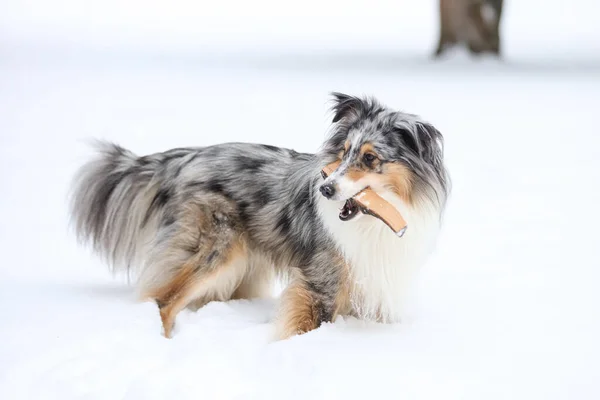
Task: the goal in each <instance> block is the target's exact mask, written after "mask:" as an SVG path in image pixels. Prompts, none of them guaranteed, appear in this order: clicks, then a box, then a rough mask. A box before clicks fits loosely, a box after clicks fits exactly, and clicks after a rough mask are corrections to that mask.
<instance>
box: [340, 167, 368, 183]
mask: <svg viewBox="0 0 600 400" xmlns="http://www.w3.org/2000/svg"><path fill="white" fill-rule="evenodd" d="M367 174H368V172H367V171H365V170H363V169H360V168H356V167H351V168H349V169H348V171H346V173H345V174H344V177H346V178H348V179H350V180H351V181H354V182H357V181H360V180H361V179H363V178H364V177H365V176H366V175H367Z"/></svg>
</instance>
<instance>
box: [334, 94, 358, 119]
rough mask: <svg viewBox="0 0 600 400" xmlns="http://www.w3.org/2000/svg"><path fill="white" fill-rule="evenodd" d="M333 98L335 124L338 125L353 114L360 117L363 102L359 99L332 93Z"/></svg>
mask: <svg viewBox="0 0 600 400" xmlns="http://www.w3.org/2000/svg"><path fill="white" fill-rule="evenodd" d="M331 95H332V96H333V101H334V104H333V107H332V110H333V112H334V115H333V122H334V123H336V122H338V121H340V120H341V119H342V118H344V117H347V116H349V115H351V114H354V115H359V114H360V112H361V110H362V109H363V106H364V104H363V101H362V100H361V99H359V98H358V97H354V96H348V95H347V94H344V93H339V92H333V93H331Z"/></svg>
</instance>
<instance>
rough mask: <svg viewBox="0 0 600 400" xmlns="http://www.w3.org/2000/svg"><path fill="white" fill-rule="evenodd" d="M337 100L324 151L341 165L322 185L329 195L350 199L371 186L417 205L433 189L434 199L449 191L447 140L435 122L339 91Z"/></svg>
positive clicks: (331, 198) (333, 198) (328, 197)
mask: <svg viewBox="0 0 600 400" xmlns="http://www.w3.org/2000/svg"><path fill="white" fill-rule="evenodd" d="M333 99H334V105H333V113H334V117H333V127H332V132H331V135H330V136H329V138H328V139H327V141H326V142H325V145H324V147H323V150H322V152H323V153H324V154H323V155H324V158H325V159H326V160H327V161H328V162H333V161H336V160H337V161H339V162H340V165H339V167H338V168H337V169H336V170H335V171H334V172H333V173H332V174H331V175H330V176H328V177H327V178H326V179H325V180H324V182H323V183H322V184H321V186H320V187H319V190H320V192H321V194H322V195H323V196H324V197H326V198H327V199H330V200H337V201H346V200H348V199H350V198H351V197H353V196H354V195H356V194H357V193H358V192H360V191H361V190H363V189H364V188H366V187H370V188H371V189H373V190H375V192H377V193H380V194H382V193H386V192H388V193H389V192H391V193H393V194H394V195H396V196H399V197H400V198H401V199H402V200H403V201H404V202H406V203H407V204H411V203H412V202H413V200H414V195H415V194H421V193H424V192H428V193H429V192H431V189H433V192H435V193H433V195H434V197H439V196H438V193H437V192H438V191H439V190H441V191H443V192H444V194H445V190H446V175H445V171H444V167H443V161H442V157H443V138H442V135H441V133H440V132H439V131H438V130H437V129H436V128H434V127H433V125H431V124H429V123H427V122H425V121H423V120H422V119H420V118H419V117H418V116H416V115H413V114H407V113H404V112H400V111H396V110H392V109H390V108H388V107H385V106H384V105H382V104H380V103H379V102H377V101H376V100H375V99H372V98H358V97H353V96H348V95H345V94H342V93H333ZM428 188H429V189H428Z"/></svg>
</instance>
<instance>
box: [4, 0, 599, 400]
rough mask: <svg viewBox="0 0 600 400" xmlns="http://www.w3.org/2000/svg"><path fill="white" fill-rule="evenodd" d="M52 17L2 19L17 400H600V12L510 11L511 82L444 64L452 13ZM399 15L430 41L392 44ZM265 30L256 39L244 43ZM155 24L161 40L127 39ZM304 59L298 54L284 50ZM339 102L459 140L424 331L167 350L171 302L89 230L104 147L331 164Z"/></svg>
mask: <svg viewBox="0 0 600 400" xmlns="http://www.w3.org/2000/svg"><path fill="white" fill-rule="evenodd" d="M261 2H262V3H266V2H267V0H261ZM30 3H31V4H33V3H36V2H22V3H21V2H17V1H7V2H4V3H3V5H2V6H1V7H4V8H0V9H1V10H2V11H4V12H3V13H0V21H1V22H2V31H3V32H4V33H5V35H3V40H2V42H1V44H2V48H1V51H2V53H1V57H0V188H1V196H0V221H1V223H0V255H1V258H0V399H11V400H12V399H63V400H64V399H107V400H115V399H135V400H137V399H173V398H174V399H192V398H193V399H198V398H201V399H290V398H293V399H295V398H298V399H300V398H304V399H305V398H319V399H337V398H340V399H341V398H345V399H346V398H353V399H362V398H373V399H379V398H403V399H477V400H480V399H528V400H529V399H578V400H580V399H581V400H583V399H585V400H587V399H598V398H600V344H599V343H598V338H600V320H599V318H600V311H599V307H600V294H599V293H598V290H597V287H598V285H599V284H600V252H599V250H598V239H599V235H598V226H600V212H599V211H598V208H597V207H598V204H599V203H600V188H599V183H600V129H599V128H598V122H597V119H596V117H597V114H596V113H597V112H598V107H599V106H600V53H599V51H598V50H599V49H600V28H598V27H596V26H595V23H594V24H592V23H591V22H593V21H595V18H596V16H597V11H599V10H598V6H597V5H596V6H595V7H596V12H593V9H592V8H590V7H591V6H593V5H594V4H595V3H594V2H591V1H587V0H578V1H573V2H570V3H569V4H570V5H571V8H569V9H566V10H562V11H560V10H558V8H557V7H554V8H551V9H550V10H547V11H546V13H545V14H544V15H546V16H548V15H550V17H549V18H545V19H543V20H540V19H539V18H538V17H537V11H538V10H539V7H538V6H540V5H541V4H543V3H544V2H540V1H539V0H536V1H533V0H532V1H530V2H521V3H520V4H519V5H516V4H515V5H512V3H513V2H510V4H509V5H507V19H506V21H507V26H508V28H507V32H506V37H507V44H506V45H507V49H506V51H507V58H506V60H505V61H503V62H496V61H494V60H491V59H485V60H479V61H474V60H470V59H468V57H465V56H464V55H461V54H458V55H455V56H454V57H451V59H449V60H445V61H442V62H438V63H433V62H431V61H430V60H429V59H428V54H429V52H430V51H431V49H432V46H433V42H432V41H433V40H434V38H435V30H434V31H431V29H435V14H434V12H435V7H434V4H433V2H429V3H428V4H426V2H423V5H419V6H415V5H414V3H417V2H416V1H413V3H411V4H412V5H411V7H412V8H410V10H411V14H410V15H408V16H407V15H406V13H403V12H402V7H401V6H394V3H393V2H390V1H383V0H379V1H376V2H374V3H378V5H379V6H380V10H381V14H377V13H376V12H375V11H374V8H375V7H370V8H368V9H367V10H364V13H361V10H363V8H361V6H360V4H359V3H360V2H344V6H345V5H348V6H347V7H342V6H341V5H340V4H341V2H340V1H339V0H335V1H330V2H328V3H326V5H324V6H323V7H325V8H324V10H325V11H323V13H321V14H320V15H321V16H324V17H322V18H317V17H316V16H315V15H312V14H310V13H309V12H306V13H305V14H302V15H301V17H303V18H305V22H306V21H308V22H307V23H306V25H304V23H303V22H298V19H300V17H298V16H297V19H296V24H291V25H287V23H286V21H288V22H289V21H294V14H293V13H291V12H290V13H289V15H288V16H287V19H285V18H283V17H281V18H280V19H278V22H273V23H272V24H271V26H270V28H268V27H267V28H265V25H264V24H263V23H262V22H264V21H267V22H266V23H267V25H268V22H269V21H271V22H272V20H269V19H268V18H266V17H264V15H262V16H261V15H259V13H258V11H256V10H255V9H254V8H247V9H241V10H240V9H239V8H236V7H231V10H233V11H232V13H233V15H234V16H237V19H236V18H233V17H232V19H229V20H227V21H228V23H229V25H227V24H225V25H222V26H221V25H219V24H218V21H225V20H224V19H223V18H221V20H219V19H218V18H217V17H214V18H209V17H210V15H209V14H210V13H208V14H206V15H205V16H204V19H203V20H202V21H203V22H211V21H212V25H208V27H207V26H206V25H201V24H199V25H201V26H202V27H203V28H199V27H197V26H196V24H194V21H193V18H191V17H190V16H189V15H188V16H187V17H186V15H187V14H186V13H185V10H186V8H185V6H186V5H189V4H191V3H190V2H187V3H186V2H185V1H178V2H174V4H175V5H176V6H177V7H179V8H177V7H175V10H179V14H177V12H176V11H173V8H172V7H164V11H165V14H164V19H161V18H159V17H160V16H161V15H163V14H161V13H160V11H161V10H162V9H161V8H160V7H158V6H156V4H161V3H158V2H156V3H152V2H151V4H150V5H149V6H148V7H146V8H140V10H141V11H140V14H139V15H138V14H136V13H135V12H134V11H135V8H134V7H133V6H130V7H129V8H127V7H126V8H124V10H125V11H123V10H121V11H122V13H121V14H118V13H111V10H112V11H114V10H116V9H117V8H115V7H117V3H118V2H116V1H112V2H92V3H95V4H96V6H97V7H104V8H102V10H100V11H98V10H96V11H97V12H96V13H94V15H95V16H96V20H95V21H96V23H95V24H94V23H92V20H91V19H90V20H89V21H88V20H86V19H85V18H83V17H82V15H84V14H85V13H84V12H81V9H80V8H77V7H81V6H80V4H81V2H74V1H67V0H61V1H60V3H61V4H62V5H63V8H60V7H58V6H56V7H54V6H53V7H52V8H51V7H49V6H44V4H46V3H41V2H37V3H36V4H35V5H36V6H37V7H34V6H30V7H27V6H25V5H24V4H30ZM113 3H114V4H113ZM231 3H235V1H229V2H227V4H229V5H230V6H231ZM272 3H273V4H275V3H274V2H272ZM313 3H314V4H313ZM401 3H402V4H408V3H409V2H408V1H404V2H401ZM507 3H508V2H507ZM525 3H527V6H524V5H523V4H525ZM545 3H548V2H545ZM549 3H550V4H554V5H557V4H562V3H560V2H557V1H554V2H549ZM107 4H108V5H107ZM240 4H246V5H247V4H248V3H243V2H238V5H240ZM277 4H279V3H277ZM308 4H309V5H308V6H307V7H309V6H311V5H314V6H315V7H316V5H317V4H319V3H317V2H309V3H308ZM361 4H362V3H361ZM370 4H371V3H370ZM152 5H154V6H152ZM67 6H69V7H71V8H69V7H67ZM40 7H41V8H40ZM45 7H46V8H45ZM110 7H113V8H114V9H111V8H110ZM215 7H216V6H215ZM221 7H222V8H223V10H227V9H228V8H227V7H225V6H221ZM280 7H281V5H280ZM386 7H387V8H386ZM394 7H396V8H394ZM517 7H520V8H517ZM394 9H396V11H397V12H398V13H399V14H401V15H400V16H399V17H398V20H400V21H404V22H407V21H409V22H411V23H412V25H410V26H409V27H408V28H407V27H406V26H399V28H398V31H393V28H392V27H390V23H391V21H393V20H394V16H393V14H392V13H391V11H392V10H394ZM35 10H37V11H35ZM60 10H62V11H60ZM65 10H70V11H65ZM77 10H79V14H78V13H77ZM148 10H151V11H148ZM152 10H154V14H153V13H152ZM169 10H170V13H169V12H167V11H169ZM223 10H222V11H223ZM252 10H254V11H255V13H254V14H253V13H252ZM281 10H282V9H280V11H281ZM51 11H52V12H51ZM517 11H518V12H517ZM521 11H522V12H521ZM7 12H9V14H7ZM344 12H345V13H346V15H345V16H344V15H343V13H344ZM61 13H62V14H61ZM215 13H216V12H215ZM244 13H246V14H244ZM340 13H341V14H342V15H341V16H340V15H339V14H340ZM197 14H201V13H200V12H197ZM250 14H252V18H254V20H253V21H258V22H257V23H256V25H253V24H252V23H251V22H248V21H244V23H245V25H243V24H241V25H240V24H236V23H235V22H236V21H238V22H239V21H243V20H244V18H242V17H243V16H244V15H250ZM281 14H282V15H283V14H285V13H284V12H283V11H282V12H281ZM7 15H9V16H11V18H9V17H7ZM86 15H87V14H86ZM136 15H137V16H138V17H139V20H140V21H142V25H141V26H142V27H141V28H140V27H138V31H136V32H138V34H137V36H136V35H134V34H130V35H126V34H125V33H123V32H127V33H131V32H130V31H129V30H128V29H127V27H128V25H127V21H133V20H135V18H136ZM192 15H194V14H193V13H192ZM207 15H208V16H207ZM219 15H221V16H222V15H225V14H224V13H222V14H219ZM119 16H120V17H119ZM177 16H180V17H181V18H182V20H183V23H182V24H181V25H178V24H177ZM196 16H197V15H196ZM240 16H242V17H240ZM337 17H339V18H337ZM342 17H344V18H346V19H344V18H342ZM417 17H423V18H425V19H427V22H425V23H423V24H422V23H419V22H416V21H415V18H417ZM261 18H262V19H261ZM361 18H362V19H363V20H364V19H367V20H368V22H366V23H364V24H360V23H359V21H360V20H361ZM378 18H380V19H383V23H381V24H379V23H377V22H378ZM98 21H100V22H98ZM153 21H159V22H160V23H158V28H156V26H155V25H153V24H152V22H153ZM165 21H166V22H165ZM215 21H217V22H215ZM227 21H226V22H227ZM282 21H283V22H282ZM344 21H345V22H344ZM348 21H349V22H348ZM531 21H536V24H538V23H539V25H538V26H537V28H535V27H531V26H530V25H528V23H531ZM325 22H328V23H325ZM161 24H162V25H161ZM400 25H401V24H400ZM240 26H242V27H245V30H244V29H243V28H240ZM175 27H177V29H167V28H175ZM228 27H229V28H230V29H229V30H228ZM234 27H236V28H237V29H238V31H235V29H233V28H234ZM309 27H310V28H311V29H309ZM557 27H558V28H559V29H558V30H557V31H552V32H551V31H550V29H551V28H557ZM154 28H156V29H154ZM275 28H278V29H280V31H278V32H280V34H271V36H272V39H273V40H271V41H269V40H267V39H268V38H269V35H268V29H275ZM358 28H363V29H364V31H360V30H357V29H358ZM161 29H162V30H161ZM203 29H204V30H203ZM219 29H221V30H222V31H228V32H234V33H236V32H237V33H239V35H238V36H235V35H234V34H231V36H230V37H229V36H228V38H229V39H228V40H230V41H229V42H227V43H226V45H224V46H223V47H221V48H219V51H218V52H215V47H214V46H213V48H212V49H211V50H208V49H209V47H210V46H209V47H206V45H207V43H208V44H210V43H213V44H214V43H217V42H218V41H219V40H221V39H222V40H224V39H223V36H219V35H215V36H214V37H211V38H208V39H206V37H204V36H202V35H201V34H202V33H203V32H205V31H207V32H208V31H210V32H216V31H219ZM411 29H413V30H414V32H416V33H415V34H414V38H412V37H411V36H410V35H407V32H409V33H410V31H411ZM250 31H252V32H253V34H254V36H252V35H250V33H252V32H250ZM74 32H75V33H77V34H74ZM110 32H113V33H114V32H117V33H115V35H120V36H119V37H122V38H125V39H126V40H125V39H124V40H123V43H125V42H126V44H125V45H123V46H122V47H119V45H118V40H116V39H115V38H114V37H112V36H110V35H109V33H110ZM160 32H168V33H170V34H165V36H160ZM240 32H241V33H240ZM249 32H250V33H249ZM302 32H306V35H304V36H303V35H302ZM311 32H312V33H311ZM314 32H317V33H318V34H315V33H314ZM365 32H366V33H365ZM392 32H395V33H394V34H393V35H391V36H389V37H388V36H386V35H388V34H391V33H392ZM524 32H525V33H527V34H529V33H531V35H529V36H527V38H525V39H523V40H520V38H521V37H522V34H523V33H524ZM549 32H550V33H549ZM246 34H248V35H250V36H246ZM286 34H287V36H286ZM153 35H155V36H153ZM261 35H262V36H261ZM323 35H325V36H324V37H327V38H331V37H333V38H334V39H335V40H333V39H332V40H331V41H329V42H328V41H324V42H323V43H321V42H319V40H320V39H319V38H322V37H323ZM159 36H160V37H161V38H162V40H161V41H159V42H157V43H156V45H155V46H154V47H153V39H154V38H156V37H159ZM189 37H191V39H189V40H188V41H186V40H185V38H189ZM199 37H204V38H205V40H204V41H202V40H200V39H199ZM215 37H218V38H220V39H215ZM249 37H250V38H251V39H252V41H250V39H248V38H249ZM66 38H68V40H67V39H66ZM282 38H287V39H289V40H290V42H293V43H294V46H288V47H286V48H285V51H282V47H281V43H283V42H284V39H282ZM355 38H359V39H360V41H359V45H357V46H356V48H353V46H352V43H353V40H354V39H355ZM383 38H385V40H383ZM547 38H550V42H551V43H553V45H551V44H550V42H548V41H546V39H547ZM565 38H566V39H565ZM212 39H214V40H212ZM413 39H414V40H413ZM211 40H212V42H211ZM235 40H238V42H236V43H237V46H238V47H235V45H234V44H232V43H233V42H235ZM205 42H206V43H205ZM317 42H319V43H321V44H322V45H320V46H317V45H316V44H315V43H317ZM86 43H87V45H86ZM195 43H196V44H197V45H198V48H197V49H194V44H195ZM249 43H250V44H249ZM396 43H397V46H398V48H395V46H396ZM254 44H256V47H260V51H257V50H256V48H254V47H253V46H254ZM203 46H204V47H203ZM132 49H133V50H132ZM332 90H336V91H343V92H347V93H351V94H363V93H364V94H372V95H375V96H377V97H378V98H380V99H381V100H382V101H383V102H385V103H387V104H389V105H392V106H394V107H397V108H401V109H404V110H406V111H410V112H415V113H419V114H421V115H423V116H424V117H426V118H428V119H430V120H431V121H432V122H433V123H434V124H435V125H436V126H438V128H439V129H440V130H441V131H442V132H443V133H444V134H445V137H446V157H447V164H448V166H449V168H450V171H451V174H452V178H453V182H454V187H453V195H452V198H451V201H450V204H449V206H448V211H447V215H446V219H445V226H444V230H443V233H442V236H441V238H440V241H439V245H438V247H437V248H436V251H435V253H434V254H433V256H432V257H431V259H430V262H429V263H428V264H427V266H426V268H425V269H424V270H423V273H422V275H421V276H420V280H419V291H418V296H417V297H416V298H415V304H414V309H413V313H412V317H411V319H409V320H407V321H406V322H405V323H404V324H399V325H396V326H384V325H377V324H367V323H362V322H360V321H357V320H354V319H342V318H340V319H338V320H337V321H335V323H332V324H328V325H326V326H323V327H322V328H320V329H318V330H317V331H313V332H311V333H309V334H306V335H303V336H299V337H295V338H292V339H290V340H287V341H284V342H277V343H269V333H270V328H271V324H270V320H271V318H272V316H273V313H274V307H275V300H272V301H268V300H264V301H252V302H250V301H231V302H228V303H211V304H209V305H208V306H206V307H205V308H203V309H201V310H200V311H198V312H197V313H192V312H187V311H185V312H183V313H182V314H180V315H179V317H178V325H177V331H176V333H175V336H174V338H173V339H171V340H167V339H165V338H163V337H162V336H161V335H160V320H159V317H158V312H157V309H156V307H155V305H153V304H150V303H142V304H140V303H136V302H135V301H134V299H133V291H132V290H131V288H130V287H128V286H127V283H126V282H125V280H124V279H123V278H122V277H111V276H110V275H109V273H108V272H107V269H106V267H105V266H104V265H102V264H101V263H100V262H99V261H98V260H97V259H96V258H94V257H92V256H91V255H90V253H89V252H88V251H87V249H83V248H80V247H78V246H77V245H76V243H75V241H74V238H73V237H72V235H71V234H70V232H69V230H68V225H67V222H68V221H67V216H66V194H67V193H66V191H67V187H68V184H69V181H70V179H71V177H72V174H73V172H74V170H75V168H76V167H77V166H79V165H80V163H82V162H83V161H84V160H86V157H87V156H88V155H89V151H88V148H87V147H86V145H85V140H87V139H88V138H91V137H100V138H105V139H110V140H114V141H117V142H119V143H120V144H122V145H124V146H126V147H129V148H131V149H132V150H134V151H136V152H138V153H140V154H144V153H149V152H154V151H161V150H165V149H168V148H172V147H177V146H189V145H194V146H195V145H208V144H213V143H218V142H225V141H247V142H262V143H269V144H273V145H279V146H288V147H293V148H295V149H297V150H300V151H314V150H316V149H317V147H318V146H319V144H320V143H321V141H322V139H323V136H324V133H325V130H326V129H327V127H328V123H329V118H330V115H328V114H327V102H328V100H329V99H328V97H327V95H328V92H330V91H332Z"/></svg>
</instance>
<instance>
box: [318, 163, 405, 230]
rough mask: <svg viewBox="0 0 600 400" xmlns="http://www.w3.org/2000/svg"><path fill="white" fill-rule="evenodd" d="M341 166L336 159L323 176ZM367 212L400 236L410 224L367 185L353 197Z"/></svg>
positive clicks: (326, 168)
mask: <svg viewBox="0 0 600 400" xmlns="http://www.w3.org/2000/svg"><path fill="white" fill-rule="evenodd" d="M339 166H340V161H334V162H332V163H331V164H329V165H327V166H325V168H323V176H324V177H328V176H329V175H331V174H332V173H333V172H334V171H335V170H336V169H337V168H338V167H339ZM353 199H354V201H356V202H357V203H358V205H359V206H360V207H361V211H362V212H363V213H365V214H369V215H372V216H374V217H375V218H378V219H380V220H381V221H383V222H384V223H385V224H386V225H387V226H388V227H390V229H391V230H392V231H394V233H395V234H396V235H398V237H402V236H404V233H405V232H406V229H407V228H408V225H407V223H406V221H405V220H404V217H402V214H400V212H399V211H398V210H397V209H396V207H394V206H393V205H391V204H390V203H389V202H388V201H387V200H385V199H384V198H382V197H381V196H379V195H378V194H377V193H375V191H374V190H373V189H371V188H370V187H366V188H365V189H363V190H362V191H360V192H359V193H358V194H357V195H355V196H354V197H353Z"/></svg>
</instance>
